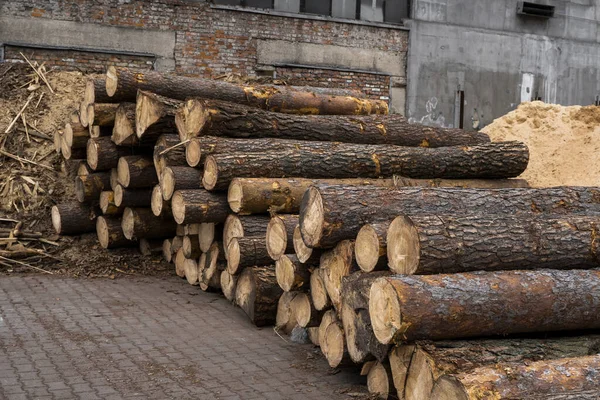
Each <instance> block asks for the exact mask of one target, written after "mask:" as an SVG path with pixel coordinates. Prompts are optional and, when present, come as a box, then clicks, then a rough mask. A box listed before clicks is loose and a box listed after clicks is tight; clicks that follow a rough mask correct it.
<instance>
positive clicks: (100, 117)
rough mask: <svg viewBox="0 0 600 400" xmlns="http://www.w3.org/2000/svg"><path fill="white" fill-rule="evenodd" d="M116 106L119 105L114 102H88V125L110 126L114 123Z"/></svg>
mask: <svg viewBox="0 0 600 400" xmlns="http://www.w3.org/2000/svg"><path fill="white" fill-rule="evenodd" d="M118 107H119V105H118V104H114V103H92V104H88V109H87V117H88V126H89V125H92V126H93V125H97V126H110V127H111V128H112V127H113V126H114V124H115V114H116V112H117V108H118Z"/></svg>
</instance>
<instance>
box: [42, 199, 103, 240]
mask: <svg viewBox="0 0 600 400" xmlns="http://www.w3.org/2000/svg"><path fill="white" fill-rule="evenodd" d="M51 216H52V227H53V228H54V230H55V231H56V233H57V234H59V235H79V234H82V233H87V232H94V230H95V229H96V221H95V219H96V217H97V216H98V211H97V210H96V209H95V208H94V207H91V206H90V205H87V204H81V203H80V202H69V203H61V204H57V205H55V206H52V211H51Z"/></svg>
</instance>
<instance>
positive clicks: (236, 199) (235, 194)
mask: <svg viewBox="0 0 600 400" xmlns="http://www.w3.org/2000/svg"><path fill="white" fill-rule="evenodd" d="M243 200H244V187H243V185H241V184H240V183H239V182H237V181H236V180H233V181H232V182H231V184H230V185H229V190H228V191H227V202H229V207H230V208H231V210H232V211H233V212H234V213H238V212H240V210H241V209H242V204H243Z"/></svg>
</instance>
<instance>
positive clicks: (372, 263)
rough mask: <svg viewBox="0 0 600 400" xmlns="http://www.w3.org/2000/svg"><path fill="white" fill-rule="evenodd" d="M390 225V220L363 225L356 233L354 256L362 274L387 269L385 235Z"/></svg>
mask: <svg viewBox="0 0 600 400" xmlns="http://www.w3.org/2000/svg"><path fill="white" fill-rule="evenodd" d="M391 223H392V221H391V220H387V221H382V222H374V223H370V224H366V225H363V227H362V228H360V230H359V231H358V235H356V242H355V246H354V256H355V259H356V263H357V264H358V266H359V268H360V269H361V270H363V271H364V272H372V271H381V270H385V269H387V267H388V259H387V233H388V228H389V227H390V224H391Z"/></svg>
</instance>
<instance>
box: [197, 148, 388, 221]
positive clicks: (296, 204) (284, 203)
mask: <svg viewBox="0 0 600 400" xmlns="http://www.w3.org/2000/svg"><path fill="white" fill-rule="evenodd" d="M191 143H192V142H190V144H191ZM319 183H328V184H332V185H359V186H370V185H374V186H382V187H394V180H393V179H373V180H368V179H329V180H328V179H304V178H234V179H233V180H232V181H231V184H230V185H229V190H228V193H227V200H228V201H229V206H230V207H231V209H232V210H233V212H235V213H239V214H267V213H269V212H276V213H282V214H283V213H288V214H294V213H298V211H299V210H300V202H301V201H302V196H304V192H306V190H307V189H308V188H309V187H311V186H313V185H316V184H319Z"/></svg>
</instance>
